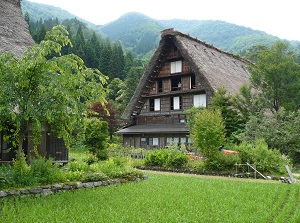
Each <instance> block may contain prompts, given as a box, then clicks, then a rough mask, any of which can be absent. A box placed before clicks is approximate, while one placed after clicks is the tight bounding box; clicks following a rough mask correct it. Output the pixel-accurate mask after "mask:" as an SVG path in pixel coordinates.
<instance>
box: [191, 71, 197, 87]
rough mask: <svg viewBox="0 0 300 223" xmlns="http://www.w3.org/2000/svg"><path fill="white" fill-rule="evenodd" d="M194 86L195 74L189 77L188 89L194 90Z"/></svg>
mask: <svg viewBox="0 0 300 223" xmlns="http://www.w3.org/2000/svg"><path fill="white" fill-rule="evenodd" d="M195 85H196V79H195V74H193V75H191V76H190V89H193V88H195Z"/></svg>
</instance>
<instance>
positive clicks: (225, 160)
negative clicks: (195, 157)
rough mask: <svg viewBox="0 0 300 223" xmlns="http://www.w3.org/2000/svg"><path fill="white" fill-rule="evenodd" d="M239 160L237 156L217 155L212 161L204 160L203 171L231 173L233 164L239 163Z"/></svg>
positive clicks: (233, 167)
mask: <svg viewBox="0 0 300 223" xmlns="http://www.w3.org/2000/svg"><path fill="white" fill-rule="evenodd" d="M240 162H241V159H240V157H239V156H238V155H237V154H232V155H231V154H230V155H224V154H223V153H219V154H218V155H217V156H216V157H215V158H214V159H213V160H205V161H204V165H205V167H204V168H205V170H214V171H232V170H234V169H235V167H236V166H235V164H236V163H240Z"/></svg>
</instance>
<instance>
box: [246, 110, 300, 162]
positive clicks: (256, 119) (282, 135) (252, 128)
mask: <svg viewBox="0 0 300 223" xmlns="http://www.w3.org/2000/svg"><path fill="white" fill-rule="evenodd" d="M299 126H300V111H298V112H289V111H286V110H284V109H282V110H280V111H279V112H277V113H276V114H264V115H263V114H261V115H259V116H251V117H250V120H249V121H248V123H247V124H246V129H245V133H244V134H242V135H241V140H242V141H245V142H251V143H254V142H255V140H256V139H260V138H263V139H264V140H265V142H266V143H267V145H268V146H269V147H270V148H276V149H279V150H280V151H281V152H282V153H284V154H286V155H290V156H291V157H293V160H294V161H296V162H299V161H300V160H299V146H300V129H299Z"/></svg>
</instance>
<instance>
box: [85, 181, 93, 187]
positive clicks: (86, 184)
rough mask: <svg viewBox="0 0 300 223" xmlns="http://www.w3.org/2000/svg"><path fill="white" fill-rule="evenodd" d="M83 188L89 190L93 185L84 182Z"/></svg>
mask: <svg viewBox="0 0 300 223" xmlns="http://www.w3.org/2000/svg"><path fill="white" fill-rule="evenodd" d="M83 187H85V188H91V187H94V183H93V182H86V183H83Z"/></svg>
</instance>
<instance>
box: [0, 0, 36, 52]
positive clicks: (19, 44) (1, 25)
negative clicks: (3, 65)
mask: <svg viewBox="0 0 300 223" xmlns="http://www.w3.org/2000/svg"><path fill="white" fill-rule="evenodd" d="M0 18H1V19H0V53H4V52H12V53H14V54H16V56H17V57H20V56H21V55H22V53H23V52H24V50H25V49H26V48H27V47H28V46H30V45H33V44H34V41H33V39H32V37H31V35H30V33H29V30H28V24H27V23H26V21H25V20H24V18H23V17H22V10H21V0H1V1H0Z"/></svg>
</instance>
